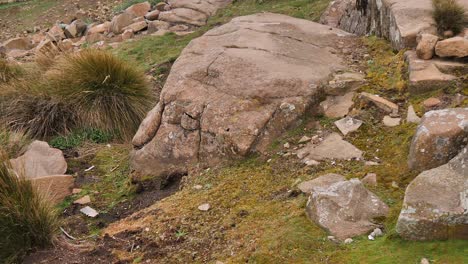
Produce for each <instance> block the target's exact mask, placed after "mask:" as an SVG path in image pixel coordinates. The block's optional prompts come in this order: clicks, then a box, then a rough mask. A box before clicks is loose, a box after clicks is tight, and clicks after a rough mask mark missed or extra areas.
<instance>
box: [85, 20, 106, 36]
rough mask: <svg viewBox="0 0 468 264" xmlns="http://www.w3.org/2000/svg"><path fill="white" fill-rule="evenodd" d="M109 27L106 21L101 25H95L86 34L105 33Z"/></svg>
mask: <svg viewBox="0 0 468 264" xmlns="http://www.w3.org/2000/svg"><path fill="white" fill-rule="evenodd" d="M110 27H111V22H109V21H106V22H104V23H102V24H99V25H95V26H93V27H91V28H90V29H88V32H87V34H95V33H107V32H109V29H110Z"/></svg>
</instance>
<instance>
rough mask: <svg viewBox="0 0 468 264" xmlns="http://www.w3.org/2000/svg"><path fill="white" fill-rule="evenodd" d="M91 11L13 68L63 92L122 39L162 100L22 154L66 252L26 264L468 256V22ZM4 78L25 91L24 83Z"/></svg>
mask: <svg viewBox="0 0 468 264" xmlns="http://www.w3.org/2000/svg"><path fill="white" fill-rule="evenodd" d="M75 2H76V1H75ZM75 2H74V3H73V5H75V6H76V5H80V7H79V8H78V11H76V10H74V11H70V9H68V8H67V10H68V11H67V14H68V13H71V14H72V16H73V19H71V20H67V18H66V17H68V15H64V14H63V13H61V15H63V19H62V20H60V21H59V22H58V23H55V24H51V25H48V26H46V27H41V28H40V29H37V30H32V31H31V32H24V33H22V35H21V36H17V37H12V36H8V38H6V39H5V41H4V42H3V44H1V45H0V53H2V54H3V55H2V56H3V57H5V61H7V62H8V63H11V65H15V66H17V67H22V68H23V69H25V70H26V71H27V70H28V69H35V68H37V66H39V67H46V69H45V70H44V71H43V72H40V73H39V74H40V75H41V76H44V78H46V80H47V82H46V83H47V84H48V85H51V86H50V87H52V88H50V89H51V90H53V89H54V87H56V85H57V83H60V82H59V81H57V80H56V79H54V77H55V78H57V76H59V79H60V77H62V76H67V75H66V73H64V72H66V70H70V71H71V70H73V69H74V68H73V67H70V68H65V66H66V65H67V64H66V61H67V58H68V60H69V59H70V58H74V57H73V56H80V55H79V54H85V55H86V54H96V55H95V56H98V55H97V54H100V53H92V50H93V49H101V50H106V51H107V52H108V53H106V54H109V55H108V56H115V58H117V59H119V60H123V61H124V62H123V65H127V64H128V65H138V66H135V67H134V66H130V68H131V69H133V68H135V69H137V68H138V70H140V69H141V70H142V71H144V72H145V79H146V81H148V82H147V83H148V85H150V86H151V89H150V90H149V91H150V94H145V95H144V97H145V98H146V99H147V100H148V105H145V107H146V106H149V105H151V107H146V108H144V107H142V109H145V112H147V114H146V117H145V118H143V117H142V118H141V122H140V120H139V121H138V123H137V126H136V127H138V129H136V127H135V129H134V131H133V130H131V131H132V133H131V137H130V138H129V137H126V134H125V133H124V132H126V130H120V131H119V129H120V128H121V127H122V125H121V126H119V127H117V129H106V128H107V127H106V126H104V125H103V126H100V124H95V125H94V126H92V129H91V130H90V129H89V128H88V127H86V126H85V125H87V124H88V123H91V122H95V120H98V122H104V121H103V120H106V119H96V118H95V116H96V115H97V116H99V114H96V113H94V112H92V114H89V115H85V117H86V118H85V121H84V122H83V118H81V116H79V118H78V119H77V120H78V121H76V122H72V124H73V125H74V127H73V129H63V130H62V131H61V132H60V133H57V134H56V135H55V134H54V135H51V136H49V135H48V134H47V135H46V136H43V134H40V135H41V136H34V135H32V136H31V135H30V136H29V137H30V138H29V139H28V140H29V141H32V143H30V142H29V141H28V142H27V143H24V145H25V147H23V148H20V150H17V149H16V148H9V149H8V150H9V154H10V155H11V157H10V158H11V160H10V162H11V171H14V172H15V173H16V174H17V175H23V174H24V176H25V178H27V179H28V181H30V182H31V183H32V184H33V185H34V186H36V187H37V188H38V189H39V191H40V192H41V193H43V194H45V196H46V198H45V199H48V200H52V201H53V202H54V204H56V205H55V207H56V208H58V210H60V214H59V215H60V222H59V224H58V225H59V227H58V228H56V229H57V232H56V233H54V234H53V237H54V241H55V242H54V246H52V247H48V248H45V249H43V248H37V247H31V248H29V249H28V251H27V254H26V256H21V258H16V260H15V261H17V260H18V259H21V261H23V262H24V263H47V262H49V263H89V262H95V263H216V264H221V263H466V262H468V257H467V254H466V248H467V247H468V242H467V241H468V207H467V204H468V170H467V163H468V145H467V143H468V81H467V79H468V75H467V74H468V61H467V59H468V28H466V25H465V24H463V27H462V28H459V27H455V26H453V27H448V28H447V27H442V26H441V24H440V22H439V21H438V20H437V18H436V17H435V16H433V11H434V9H437V8H438V7H437V6H434V5H433V4H432V1H431V0H418V1H414V2H408V1H402V0H392V1H373V0H369V1H367V0H366V1H362V0H357V1H354V0H338V1H326V0H313V1H309V0H287V1H286V0H266V1H256V0H241V1H224V0H199V1H191V0H169V1H166V2H163V1H151V2H144V1H135V2H131V3H130V2H125V1H124V2H123V3H121V2H113V3H110V2H109V3H107V4H106V3H105V2H104V1H103V2H102V3H101V2H99V4H98V6H100V5H103V6H105V8H104V7H103V8H102V10H104V11H103V12H101V11H100V10H101V9H99V10H98V11H97V12H93V11H92V10H90V11H89V13H83V12H81V11H79V10H83V8H82V6H81V3H75ZM137 2H138V3H137ZM458 2H459V4H458V6H456V7H458V13H457V12H455V13H453V16H455V15H457V14H458V15H460V16H463V15H464V13H466V12H467V11H466V9H463V8H468V2H467V1H465V0H460V1H458ZM34 5H37V3H36V2H35V1H32V2H31V3H28V4H24V5H23V4H21V8H26V9H27V8H29V7H32V6H34ZM64 5H65V4H64ZM83 5H84V3H83ZM15 8H16V7H15V5H12V6H10V7H8V6H6V8H2V5H0V12H5V10H7V11H8V12H12V10H13V9H15ZM52 8H58V7H56V6H55V7H52ZM46 10H48V11H49V12H50V11H51V10H56V9H46ZM460 10H461V11H460ZM21 12H23V11H21ZM96 13H98V14H99V16H97V17H96V16H94V15H96ZM78 14H80V16H81V15H83V16H81V17H78ZM7 19H9V18H7ZM7 21H9V20H7ZM3 22H4V21H3ZM8 24H9V23H6V24H4V27H6V28H8V30H7V31H6V32H9V30H12V31H14V30H17V29H15V27H14V26H9V25H8ZM4 36H7V35H4ZM90 50H91V51H90ZM78 58H82V57H78ZM57 65H58V66H57ZM61 65H64V66H63V67H64V68H63V69H66V70H62V71H61V68H60V67H62V66H61ZM75 65H78V64H75ZM87 65H90V67H94V64H92V63H90V64H87ZM122 67H123V66H122ZM104 68H106V67H104ZM124 68H125V67H124ZM83 72H84V74H83V75H82V76H79V78H78V76H75V77H76V79H77V80H79V82H86V81H87V78H91V77H89V76H92V74H91V73H89V71H83ZM91 72H92V71H91ZM128 72H131V71H130V70H126V71H125V74H121V75H125V76H127V73H128ZM57 74H62V75H57ZM104 75H105V76H101V75H99V78H98V80H99V81H98V82H97V83H95V82H90V84H91V85H90V86H93V85H95V86H100V85H104V84H106V83H107V82H113V79H114V76H111V74H107V73H106V74H104ZM129 75H130V74H129ZM4 76H5V77H4V78H3V79H4V80H5V81H4V82H5V86H1V82H0V86H1V87H5V89H4V90H6V91H7V92H6V93H5V95H8V96H10V95H9V94H8V89H11V87H13V88H15V89H16V86H12V85H11V82H13V83H14V82H15V81H17V82H18V83H21V80H22V79H21V78H24V77H17V79H15V78H16V77H11V78H10V77H9V78H8V81H7V75H6V74H4ZM0 77H2V75H0ZM101 77H102V78H101ZM0 80H2V78H0ZM11 80H13V81H11ZM40 80H42V79H40ZM67 80H70V81H69V82H70V87H74V85H76V82H75V81H74V78H70V79H67ZM101 80H102V82H101ZM86 83H87V82H86ZM142 83H146V82H142ZM87 84H88V83H87ZM62 86H63V85H62ZM114 86H115V87H117V88H115V87H114ZM124 86H126V84H125V82H124V81H122V82H119V83H117V84H115V85H114V83H113V86H112V87H114V88H108V86H105V87H106V89H118V88H120V87H124ZM135 87H136V88H134V89H138V88H139V87H140V86H135ZM70 89H71V88H70ZM85 89H86V93H89V92H90V91H91V90H92V89H93V88H91V87H85ZM88 90H89V91H88ZM119 91H120V90H119ZM124 91H125V92H128V93H130V94H132V91H131V90H124ZM86 93H85V94H86ZM79 96H81V95H80V94H79V93H74V94H73V96H71V97H67V98H69V99H68V100H72V101H73V102H76V103H80V102H81V100H79V98H78V99H77V100H76V101H75V100H73V99H75V98H74V97H79ZM5 98H6V96H5ZM57 98H60V97H57ZM109 98H113V97H112V96H109V97H106V99H108V100H103V101H110V100H111V99H109ZM129 98H133V97H129ZM114 99H115V98H114ZM8 100H9V99H5V101H8ZM132 100H133V99H132ZM111 102H112V101H111ZM116 102H118V101H116ZM0 103H1V101H0ZM5 105H7V106H9V104H8V102H7V103H5ZM110 105H112V104H110ZM93 107H95V105H94V104H89V108H93ZM151 108H152V109H151ZM4 109H6V110H4ZM11 109H12V108H11V107H10V108H9V107H3V106H2V104H0V110H1V111H5V116H9V115H10V113H9V112H8V111H12V110H11ZM71 109H72V110H70V111H71V112H72V113H70V116H71V117H70V118H74V116H75V115H80V114H82V112H84V111H83V110H82V109H80V108H76V109H77V110H76V112H77V113H76V114H75V113H74V111H75V110H74V109H75V108H71ZM93 109H94V108H93ZM113 109H114V108H112V109H111V110H113ZM121 109H122V107H120V108H118V107H116V111H118V110H121ZM146 110H147V111H146ZM105 111H107V109H101V110H100V112H105ZM67 113H68V112H67ZM118 113H121V114H120V115H119V116H118V117H117V119H122V120H129V119H128V116H127V114H126V113H125V112H118ZM122 113H123V114H122ZM125 118H127V119H125ZM135 118H137V117H135ZM135 118H130V119H132V120H129V121H127V123H129V122H130V121H134V119H135ZM65 122H68V121H65ZM113 122H117V123H119V122H118V121H115V120H114V121H113ZM138 125H139V126H138ZM80 126H81V127H80ZM17 127H18V126H15V122H9V123H8V124H7V125H6V129H9V130H11V131H13V130H14V131H15V132H18V131H17V130H18V129H17ZM123 127H125V126H123ZM26 128H27V126H26ZM119 132H120V133H119ZM39 140H41V141H39ZM11 141H12V139H11V138H8V140H7V142H11ZM0 187H1V184H0ZM1 213H2V211H1V210H0V216H1ZM1 219H2V218H1V217H0V224H1V223H2V222H1ZM0 230H2V229H1V228H0ZM1 242H2V241H1V240H0V246H3V244H1ZM0 256H1V255H0ZM22 257H24V258H22ZM18 261H19V260H18Z"/></svg>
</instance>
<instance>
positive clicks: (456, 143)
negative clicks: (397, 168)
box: [408, 108, 468, 171]
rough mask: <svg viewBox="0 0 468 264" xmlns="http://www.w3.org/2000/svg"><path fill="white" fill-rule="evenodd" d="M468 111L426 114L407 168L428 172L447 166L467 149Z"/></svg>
mask: <svg viewBox="0 0 468 264" xmlns="http://www.w3.org/2000/svg"><path fill="white" fill-rule="evenodd" d="M467 137H468V108H452V109H444V110H437V111H430V112H427V113H426V114H425V115H424V116H423V118H422V120H421V123H420V124H419V126H418V128H417V130H416V134H415V136H414V137H413V141H412V143H411V147H410V153H409V157H408V165H409V167H410V168H411V169H412V170H419V171H423V170H428V169H432V168H435V167H438V166H440V165H443V164H445V163H447V162H448V161H449V160H450V159H452V158H453V157H454V156H456V155H457V154H458V152H459V151H460V149H461V148H462V147H463V146H464V145H466V143H467Z"/></svg>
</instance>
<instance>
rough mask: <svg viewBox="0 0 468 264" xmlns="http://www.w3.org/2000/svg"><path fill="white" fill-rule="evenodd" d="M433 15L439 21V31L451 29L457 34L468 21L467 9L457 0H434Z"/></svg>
mask: <svg viewBox="0 0 468 264" xmlns="http://www.w3.org/2000/svg"><path fill="white" fill-rule="evenodd" d="M432 5H433V7H434V11H433V13H432V16H433V18H434V20H435V22H436V23H437V29H438V31H439V33H443V32H444V31H447V30H451V31H452V32H453V33H454V34H455V35H456V34H458V33H460V32H461V30H463V28H464V26H465V25H466V24H467V23H468V19H467V17H466V16H465V9H464V8H463V6H462V5H460V4H459V3H458V2H457V0H432Z"/></svg>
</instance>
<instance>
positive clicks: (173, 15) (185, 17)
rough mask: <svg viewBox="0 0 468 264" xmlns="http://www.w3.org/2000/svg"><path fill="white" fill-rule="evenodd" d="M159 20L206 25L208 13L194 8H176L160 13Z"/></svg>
mask: <svg viewBox="0 0 468 264" xmlns="http://www.w3.org/2000/svg"><path fill="white" fill-rule="evenodd" d="M159 20H162V21H166V22H170V23H186V24H190V25H194V26H204V25H205V24H206V21H207V20H208V15H206V14H205V13H202V12H199V11H196V10H193V9H188V8H176V9H172V10H170V11H166V12H161V13H160V14H159Z"/></svg>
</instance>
